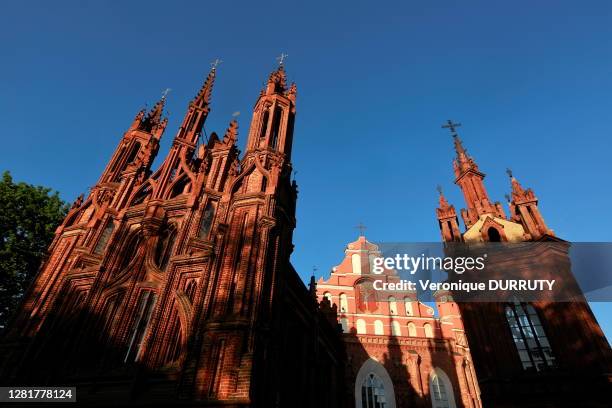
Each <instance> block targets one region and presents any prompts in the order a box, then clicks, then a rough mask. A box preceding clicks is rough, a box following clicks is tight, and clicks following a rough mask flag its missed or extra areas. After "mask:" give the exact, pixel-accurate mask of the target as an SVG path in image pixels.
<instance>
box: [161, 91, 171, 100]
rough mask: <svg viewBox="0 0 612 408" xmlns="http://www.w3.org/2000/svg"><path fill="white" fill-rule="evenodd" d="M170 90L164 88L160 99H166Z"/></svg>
mask: <svg viewBox="0 0 612 408" xmlns="http://www.w3.org/2000/svg"><path fill="white" fill-rule="evenodd" d="M171 90H172V88H166V89H164V92H162V99H164V100H165V99H166V96H168V94H169V93H170V91H171Z"/></svg>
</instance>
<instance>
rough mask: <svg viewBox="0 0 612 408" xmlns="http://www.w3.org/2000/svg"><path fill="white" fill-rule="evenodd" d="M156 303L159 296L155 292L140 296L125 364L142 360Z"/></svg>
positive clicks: (144, 293)
mask: <svg viewBox="0 0 612 408" xmlns="http://www.w3.org/2000/svg"><path fill="white" fill-rule="evenodd" d="M156 301H157V294H156V293H155V292H152V291H145V292H143V293H141V294H140V298H139V300H138V305H137V308H136V316H135V318H134V322H133V323H132V328H131V330H130V333H129V336H128V341H129V343H128V349H127V352H126V354H125V359H124V362H126V363H129V362H132V361H138V360H139V359H140V354H141V351H142V346H143V341H144V338H145V334H146V333H147V329H148V328H149V323H150V321H151V315H152V314H153V308H154V307H155V302H156Z"/></svg>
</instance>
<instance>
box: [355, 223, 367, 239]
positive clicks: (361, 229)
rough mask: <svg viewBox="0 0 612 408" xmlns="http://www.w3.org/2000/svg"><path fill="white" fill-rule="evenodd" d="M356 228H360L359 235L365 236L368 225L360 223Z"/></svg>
mask: <svg viewBox="0 0 612 408" xmlns="http://www.w3.org/2000/svg"><path fill="white" fill-rule="evenodd" d="M355 228H357V229H358V230H359V236H360V237H363V236H364V235H363V234H364V233H365V230H366V229H367V228H366V226H365V225H363V224H362V223H359V224H357V225H356V226H355Z"/></svg>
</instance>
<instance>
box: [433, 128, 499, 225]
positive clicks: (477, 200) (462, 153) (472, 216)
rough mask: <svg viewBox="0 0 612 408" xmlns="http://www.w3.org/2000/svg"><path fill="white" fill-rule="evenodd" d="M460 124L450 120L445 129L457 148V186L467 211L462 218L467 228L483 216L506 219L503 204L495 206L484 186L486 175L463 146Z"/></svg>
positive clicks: (455, 164)
mask: <svg viewBox="0 0 612 408" xmlns="http://www.w3.org/2000/svg"><path fill="white" fill-rule="evenodd" d="M459 126H461V124H460V123H454V122H453V121H451V120H448V121H447V122H446V124H444V125H442V127H443V128H445V129H449V130H450V132H451V136H452V137H453V143H454V146H455V153H456V155H457V156H456V158H455V160H454V161H453V167H454V171H455V184H457V185H458V186H459V187H460V188H461V191H462V192H463V197H464V198H465V203H466V206H467V209H463V210H461V217H462V218H463V221H464V223H465V225H466V227H467V228H470V227H471V226H472V225H474V224H475V223H476V222H477V221H478V220H479V219H480V217H481V216H482V215H484V214H491V215H495V216H498V217H501V218H505V214H504V211H503V209H502V207H501V204H499V203H495V204H493V203H492V202H491V200H489V195H488V193H487V190H486V188H485V186H484V178H485V175H484V173H482V172H480V170H479V169H478V165H477V164H476V162H475V161H474V159H473V158H472V157H470V155H468V153H467V150H466V149H465V147H464V146H463V143H462V142H461V139H460V138H459V135H458V134H457V128H458V127H459Z"/></svg>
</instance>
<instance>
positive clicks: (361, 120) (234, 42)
mask: <svg viewBox="0 0 612 408" xmlns="http://www.w3.org/2000/svg"><path fill="white" fill-rule="evenodd" d="M425 3H431V2H393V3H382V2H359V1H350V2H345V3H343V2H339V1H326V2H321V3H318V2H315V1H308V2H299V3H298V2H295V3H293V4H292V3H291V2H287V1H283V2H275V3H273V2H261V1H260V2H237V1H234V2H221V1H218V2H184V1H176V2H170V1H163V2H156V1H146V2H137V1H107V2H102V1H99V2H91V1H89V2H87V1H74V2H59V1H54V2H48V1H44V2H43V1H41V2H31V1H22V2H17V1H13V2H3V3H2V7H1V8H0V85H1V88H0V121H1V126H2V127H1V129H2V130H1V131H0V134H1V135H2V136H1V138H2V148H1V149H0V169H2V170H3V169H9V170H10V171H11V172H12V173H13V174H14V176H15V178H16V179H18V180H24V181H27V182H30V183H35V184H43V185H47V186H51V187H53V188H55V189H57V190H59V191H60V193H61V195H62V197H63V198H64V199H66V200H69V201H72V200H73V199H74V198H75V197H76V196H77V195H78V194H79V193H81V192H85V191H86V189H87V188H88V187H89V186H92V185H93V184H94V183H95V182H96V181H97V178H98V176H99V174H100V172H101V171H102V169H103V167H104V165H105V163H106V162H107V160H108V158H109V157H110V155H111V153H112V152H113V150H114V149H115V147H116V145H117V142H118V140H119V138H120V137H121V135H122V133H123V131H124V130H125V129H126V127H127V126H128V125H129V124H130V122H131V120H132V119H133V117H134V114H135V113H136V112H137V111H138V110H139V109H140V108H141V107H142V106H143V104H144V103H148V104H149V106H151V104H153V103H154V102H155V101H156V100H157V99H158V98H159V96H160V93H161V91H162V90H163V89H165V88H172V93H171V94H170V96H169V101H168V109H169V111H170V124H169V126H168V129H167V132H166V135H165V138H164V143H163V148H162V154H163V153H164V152H166V151H167V147H168V144H169V143H170V141H171V139H172V137H173V136H174V133H175V131H176V128H177V126H178V124H179V122H180V120H181V118H182V115H183V114H184V111H185V108H186V106H187V103H188V101H189V100H190V98H192V97H193V95H194V94H195V93H196V91H197V89H198V88H199V87H200V84H201V81H202V78H203V76H204V75H205V74H206V72H207V70H208V67H209V62H210V61H211V60H212V59H214V58H216V57H220V58H221V59H223V60H224V63H223V64H222V65H221V66H220V68H219V73H218V77H217V78H218V80H217V82H216V86H215V92H214V97H213V107H212V113H211V115H210V117H209V120H208V122H207V124H206V129H207V131H208V132H210V131H212V130H216V131H218V132H222V131H223V130H224V129H225V128H226V126H227V123H228V122H229V120H230V119H231V114H232V113H233V112H235V111H240V112H241V113H242V114H241V116H240V117H239V122H240V126H241V128H240V130H241V132H240V137H241V139H240V143H241V145H243V144H244V141H245V136H246V134H247V129H248V126H249V121H250V117H251V110H252V107H253V103H254V102H255V100H256V97H257V95H258V92H259V90H260V88H261V86H262V83H263V81H265V79H266V77H267V75H268V73H269V72H270V71H271V70H272V69H273V68H274V66H275V59H274V58H275V57H276V56H277V55H278V54H279V53H281V52H285V53H288V54H289V58H288V60H287V65H286V66H287V71H288V74H289V77H290V79H291V80H294V81H296V82H297V84H298V102H297V103H298V107H297V109H298V117H297V123H296V136H295V146H294V150H293V151H294V157H293V162H294V166H295V169H296V170H297V171H298V174H297V180H298V184H299V190H300V194H299V198H298V210H297V211H298V213H297V218H298V226H297V229H296V231H295V244H296V250H295V253H294V255H293V263H294V265H295V266H296V268H297V269H298V271H300V273H301V274H302V276H303V277H305V278H307V277H308V276H309V274H310V273H311V271H312V267H313V265H316V266H317V267H318V269H319V272H318V274H321V273H327V272H328V271H329V269H330V268H331V267H332V266H334V265H335V264H337V263H339V262H340V260H341V258H342V255H343V249H344V246H345V244H346V243H347V242H349V241H351V240H353V239H355V237H356V234H357V231H356V229H355V228H354V226H355V225H356V224H357V223H358V222H363V223H365V224H366V225H367V226H368V230H367V236H368V238H369V239H370V240H373V241H438V240H439V232H438V228H437V223H436V219H435V216H434V207H435V205H436V191H435V186H436V185H437V184H441V185H442V186H443V187H444V189H445V191H446V194H447V196H448V198H449V199H450V200H451V201H452V202H453V203H455V205H456V206H457V207H461V206H462V205H463V202H462V199H461V196H460V194H459V190H458V188H457V187H455V186H454V185H453V184H452V180H453V175H452V167H451V159H452V155H453V151H452V144H451V140H450V136H449V135H448V133H447V132H446V131H443V130H442V129H441V128H440V125H441V124H442V123H443V121H444V120H446V119H449V118H452V119H454V120H456V121H460V122H462V123H463V127H462V128H461V129H460V131H461V132H460V133H461V135H462V138H463V140H464V142H465V144H466V146H467V147H468V148H469V150H470V152H471V154H472V155H473V156H474V157H475V158H476V160H477V162H478V164H479V165H480V167H481V169H482V170H483V171H484V172H486V173H487V174H488V177H487V179H486V183H487V187H488V189H489V193H490V195H491V197H492V198H493V199H495V200H501V201H503V197H504V194H505V193H507V192H508V190H509V183H508V179H507V177H506V175H505V173H504V170H505V168H506V167H511V168H512V169H513V170H514V173H515V175H516V176H517V178H519V180H520V181H521V182H522V183H523V185H525V186H531V187H533V188H534V190H535V192H536V194H537V195H538V197H539V198H540V204H541V205H540V208H541V211H542V213H543V214H544V217H545V219H546V221H547V222H548V224H549V226H550V227H551V228H553V229H554V230H555V231H556V233H557V234H558V235H559V236H560V237H562V238H565V239H567V240H571V241H612V231H611V227H612V222H611V221H610V217H609V214H608V212H609V211H607V209H608V207H609V203H610V201H611V200H612V189H611V188H610V181H609V177H610V175H611V174H612V160H610V152H611V150H612V135H611V133H612V132H611V127H610V125H609V119H610V115H611V113H612V92H611V91H612V75H611V74H612V24H610V21H612V4H610V2H606V1H591V2H588V3H587V2H580V3H578V2H575V1H538V2H533V1H530V2H527V1H524V2H511V3H508V2H490V1H474V2H469V3H465V2H449V3H453V4H445V5H440V4H435V5H433V4H425ZM157 163H159V159H158V161H157ZM593 306H594V310H595V312H596V314H597V316H598V318H599V320H600V322H601V323H602V326H604V328H605V330H606V332H607V333H608V337H611V333H612V307H611V304H610V303H599V304H594V305H593Z"/></svg>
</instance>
